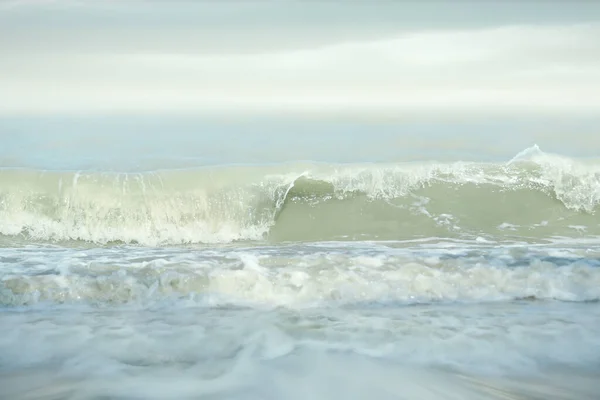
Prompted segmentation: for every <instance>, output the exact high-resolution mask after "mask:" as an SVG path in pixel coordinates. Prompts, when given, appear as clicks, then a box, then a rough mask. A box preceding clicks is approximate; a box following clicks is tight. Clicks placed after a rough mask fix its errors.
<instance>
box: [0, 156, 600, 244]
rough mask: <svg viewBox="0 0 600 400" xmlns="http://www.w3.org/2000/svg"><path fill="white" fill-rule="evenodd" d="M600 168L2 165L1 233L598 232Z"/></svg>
mask: <svg viewBox="0 0 600 400" xmlns="http://www.w3.org/2000/svg"><path fill="white" fill-rule="evenodd" d="M599 204H600V163H597V162H594V161H591V160H588V161H584V160H574V159H571V158H567V157H563V156H559V155H552V154H546V153H544V152H542V151H541V150H540V149H539V148H538V147H537V146H534V147H532V148H529V149H527V150H525V151H523V152H521V153H519V154H518V155H517V156H516V157H514V158H513V159H512V160H510V161H509V162H507V163H471V162H454V163H437V162H434V161H431V162H421V163H397V164H360V165H359V164H354V165H349V164H341V165H340V164H336V165H333V164H316V163H303V164H300V163H298V164H285V165H274V166H229V167H215V168H201V169H194V170H162V171H153V172H145V173H107V172H90V171H87V172H64V171H41V170H27V169H3V170H0V234H2V235H4V236H5V237H7V236H9V237H10V236H23V237H25V238H27V239H35V240H44V241H45V240H48V241H72V240H74V241H88V242H93V243H102V244H106V243H112V242H123V243H138V244H142V245H167V244H185V243H228V242H232V241H240V240H271V241H287V240H306V241H311V240H338V239H340V240H343V239H347V240H352V239H361V240H365V239H367V240H368V239H381V240H384V239H388V240H393V239H407V238H412V237H422V236H447V237H448V236H461V235H463V236H464V235H486V234H489V235H497V234H502V233H510V234H522V235H525V236H535V235H536V232H538V233H539V234H540V235H544V236H548V235H558V236H561V235H563V236H564V235H567V236H568V235H569V234H572V233H574V232H581V231H586V232H587V233H590V234H595V231H594V229H596V230H598V226H599V223H600V217H598V216H597V215H596V211H597V210H598V208H599V207H598V205H599Z"/></svg>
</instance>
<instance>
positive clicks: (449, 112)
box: [0, 0, 600, 118]
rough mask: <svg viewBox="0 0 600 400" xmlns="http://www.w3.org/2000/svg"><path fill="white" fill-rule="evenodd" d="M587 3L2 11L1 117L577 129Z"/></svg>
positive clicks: (588, 26) (21, 5) (592, 44)
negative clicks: (284, 119)
mask: <svg viewBox="0 0 600 400" xmlns="http://www.w3.org/2000/svg"><path fill="white" fill-rule="evenodd" d="M599 3H600V2H592V1H573V2H568V1H529V2H467V1H464V2H449V1H430V2H429V1H428V2H410V1H398V2H392V1H374V2H366V1H349V2H335V1H262V2H251V1H242V0H230V1H223V2H215V1H197V2H192V1H175V2H173V1H105V2H98V1H25V0H22V1H4V2H0V51H1V53H2V57H1V58H0V87H2V88H3V89H2V91H1V92H0V116H4V117H14V116H55V115H164V116H170V115H225V116H236V115H256V114H276V115H280V114H298V115H317V116H318V115H346V116H348V115H349V116H353V117H358V116H364V117H373V116H377V117H387V118H389V117H393V118H412V117H420V118H423V116H425V117H428V116H431V115H435V116H437V117H440V116H446V117H449V118H456V116H457V115H464V116H469V117H472V116H489V115H492V116H496V117H497V116H505V115H513V116H522V115H535V116H539V115H550V116H556V115H563V116H565V117H567V116H569V117H581V118H587V117H590V116H593V115H595V114H597V110H598V109H600V4H599Z"/></svg>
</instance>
